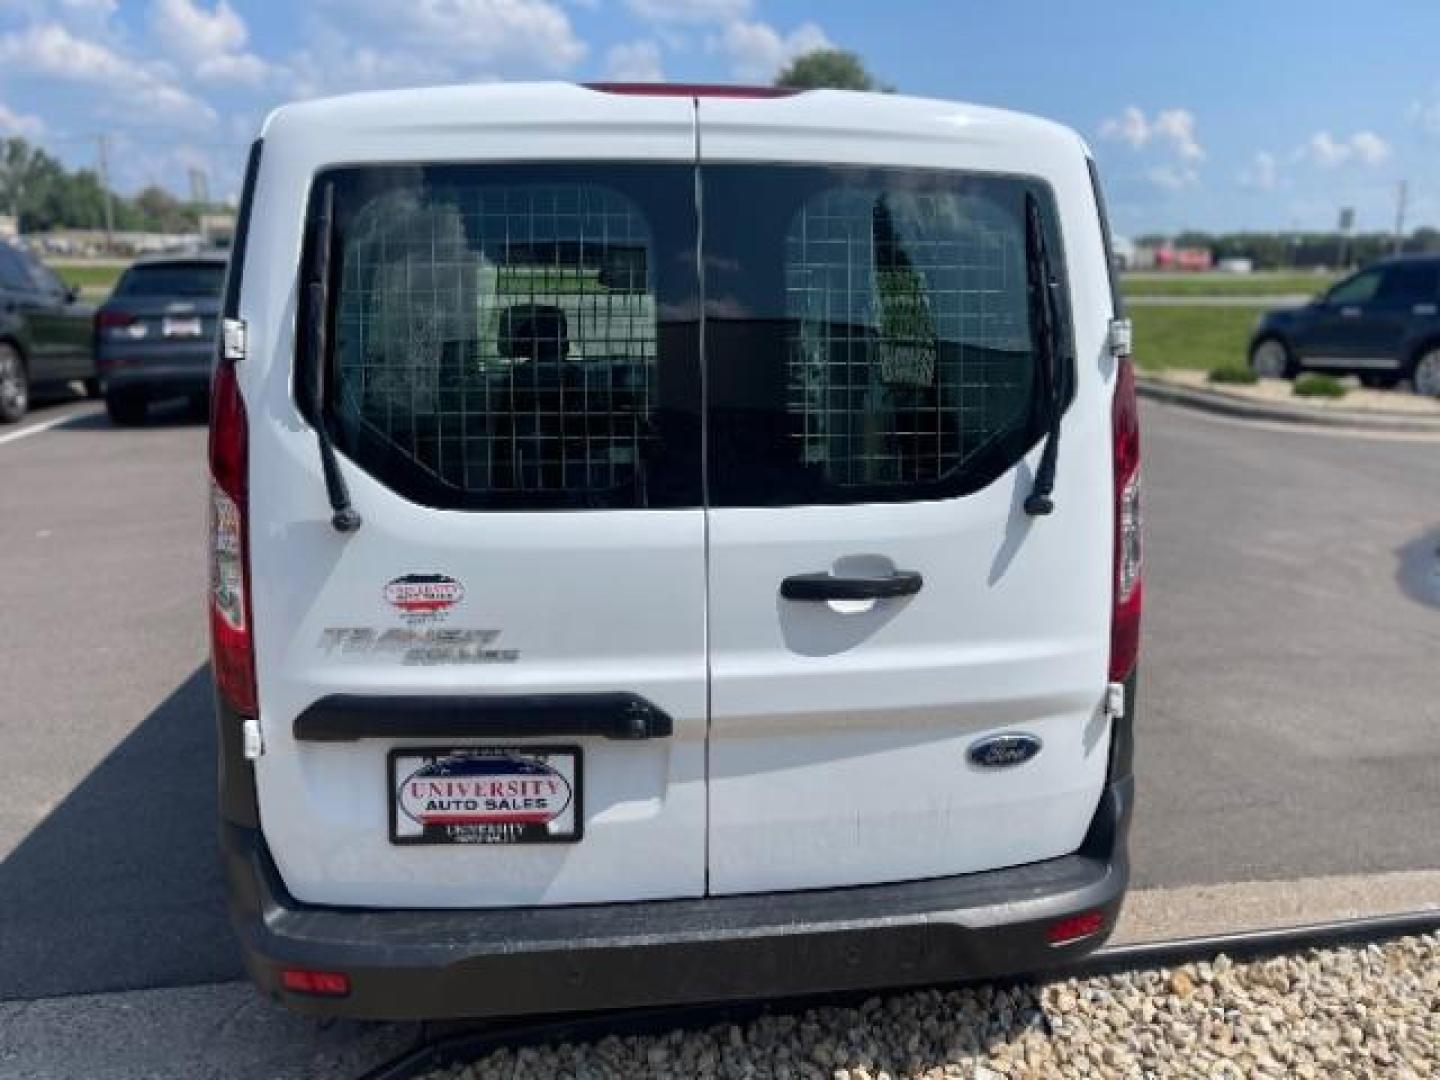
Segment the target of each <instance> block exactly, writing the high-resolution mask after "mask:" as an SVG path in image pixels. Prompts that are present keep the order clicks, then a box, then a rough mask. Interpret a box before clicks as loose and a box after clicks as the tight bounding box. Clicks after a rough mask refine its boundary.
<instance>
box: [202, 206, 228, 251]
mask: <svg viewBox="0 0 1440 1080" xmlns="http://www.w3.org/2000/svg"><path fill="white" fill-rule="evenodd" d="M200 235H201V236H202V237H204V238H205V244H206V246H208V247H229V246H230V240H231V238H232V237H234V235H235V215H234V214H201V215H200Z"/></svg>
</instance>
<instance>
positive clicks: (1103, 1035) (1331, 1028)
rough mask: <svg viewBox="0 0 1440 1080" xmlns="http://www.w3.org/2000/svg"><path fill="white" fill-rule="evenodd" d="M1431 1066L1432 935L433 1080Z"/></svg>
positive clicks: (624, 1043) (901, 1006)
mask: <svg viewBox="0 0 1440 1080" xmlns="http://www.w3.org/2000/svg"><path fill="white" fill-rule="evenodd" d="M692 1076H694V1077H717V1078H720V1077H723V1078H732V1077H733V1078H749V1077H754V1078H761V1077H765V1078H769V1077H775V1078H793V1080H887V1078H888V1080H901V1078H923V1080H951V1078H964V1080H1015V1078H1019V1077H1205V1078H1207V1080H1222V1078H1224V1080H1229V1078H1236V1080H1239V1078H1249V1077H1298V1078H1301V1080H1309V1078H1321V1077H1323V1078H1326V1080H1329V1078H1332V1077H1377V1076H1379V1077H1395V1078H1399V1080H1404V1078H1415V1077H1427V1078H1428V1077H1440V935H1437V934H1429V935H1424V936H1418V937H1409V938H1402V939H1398V940H1395V941H1390V942H1387V943H1384V944H1374V945H1365V946H1353V947H1342V948H1334V949H1317V950H1311V951H1309V952H1307V953H1304V954H1299V955H1294V956H1282V957H1275V958H1272V959H1266V960H1257V961H1254V962H1249V963H1232V962H1231V961H1230V960H1229V959H1228V958H1226V957H1225V956H1220V957H1217V958H1216V959H1215V960H1214V961H1209V962H1203V963H1195V964H1187V965H1185V966H1183V967H1179V968H1174V969H1167V968H1156V969H1150V970H1144V971H1135V972H1126V973H1123V974H1119V975H1108V976H1098V977H1093V978H1084V979H1064V980H1057V981H1054V982H1048V983H1038V984H1034V985H1020V986H1012V987H997V986H976V987H968V988H963V989H957V990H948V991H938V990H927V991H922V992H917V993H906V994H897V995H895V996H892V997H886V998H880V997H875V998H871V999H870V1000H868V1001H866V1002H865V1003H864V1004H863V1005H861V1006H859V1007H858V1008H833V1007H827V1008H819V1009H812V1010H810V1011H807V1012H804V1013H801V1014H796V1015H788V1016H782V1015H771V1016H765V1017H762V1018H760V1019H757V1020H754V1021H752V1022H749V1023H747V1024H745V1025H743V1026H736V1025H722V1026H719V1027H712V1028H709V1029H705V1030H697V1031H672V1032H669V1033H667V1034H664V1035H656V1036H646V1037H626V1038H617V1037H610V1038H606V1039H602V1040H600V1041H599V1042H594V1043H584V1044H576V1045H570V1044H563V1045H559V1046H553V1047H551V1046H538V1047H525V1048H521V1049H517V1050H500V1051H497V1052H496V1053H493V1054H491V1055H490V1056H488V1057H485V1058H483V1059H481V1060H479V1061H476V1062H474V1063H472V1064H469V1065H466V1066H455V1067H452V1068H448V1069H443V1070H440V1071H438V1072H433V1073H431V1074H429V1076H428V1077H426V1078H425V1080H480V1078H485V1080H489V1078H492V1077H503V1078H506V1080H528V1078H535V1080H539V1078H541V1077H547V1078H548V1077H577V1078H579V1077H597V1078H598V1077H656V1078H660V1077H665V1078H679V1077H692Z"/></svg>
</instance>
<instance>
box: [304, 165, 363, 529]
mask: <svg viewBox="0 0 1440 1080" xmlns="http://www.w3.org/2000/svg"><path fill="white" fill-rule="evenodd" d="M334 223H335V185H334V184H333V183H327V184H326V185H325V186H324V188H322V189H321V192H320V205H319V206H318V208H317V210H316V214H315V217H314V219H313V221H312V228H313V230H314V232H313V233H312V235H311V241H310V248H309V258H308V259H307V260H306V265H305V277H304V287H305V316H306V318H305V337H304V345H305V356H306V359H307V361H308V363H307V364H306V365H304V366H302V367H301V373H302V374H303V375H304V376H305V390H304V392H305V394H306V404H307V405H308V406H309V411H310V423H311V425H312V426H313V427H314V428H315V441H316V443H317V444H318V445H319V448H320V470H321V472H323V473H324V474H325V494H326V495H327V496H328V497H329V499H330V510H331V515H330V524H331V525H333V526H334V527H335V531H336V532H342V533H348V532H354V531H355V530H356V529H358V528H359V527H360V515H359V514H358V513H356V512H355V509H354V507H352V506H351V505H350V489H349V488H348V487H346V485H345V477H344V475H343V474H342V473H341V472H340V464H339V462H338V461H336V459H335V447H334V446H332V445H331V444H330V433H329V431H327V430H326V428H325V357H326V352H327V346H328V338H329V317H330V249H331V247H332V246H333V245H334V240H335V224H334Z"/></svg>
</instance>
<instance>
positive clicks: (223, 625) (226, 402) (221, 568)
mask: <svg viewBox="0 0 1440 1080" xmlns="http://www.w3.org/2000/svg"><path fill="white" fill-rule="evenodd" d="M248 442H249V436H248V431H247V427H246V421H245V403H244V402H243V401H242V400H241V398H240V387H239V385H238V384H237V382H236V380H235V365H234V363H233V362H230V361H221V362H220V364H219V365H218V366H217V367H216V369H215V377H214V380H213V382H212V384H211V387H210V661H211V667H212V669H213V671H214V673H215V685H216V686H217V687H218V688H219V690H220V696H221V697H223V698H224V699H225V701H226V702H227V703H228V704H229V705H230V707H231V708H233V709H235V710H236V711H237V712H239V713H242V714H244V715H246V716H254V715H255V648H254V636H253V627H252V626H251V621H250V544H249V534H248V530H247V528H246V514H247V512H248V510H249V491H248V487H247V484H246V479H245V470H246V455H247V453H248Z"/></svg>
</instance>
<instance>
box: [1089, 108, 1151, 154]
mask: <svg viewBox="0 0 1440 1080" xmlns="http://www.w3.org/2000/svg"><path fill="white" fill-rule="evenodd" d="M1100 137H1101V138H1102V139H1118V140H1120V141H1121V142H1127V143H1129V144H1130V145H1131V146H1133V147H1134V148H1135V149H1136V150H1139V149H1140V148H1141V147H1142V146H1144V145H1145V144H1146V143H1147V142H1149V141H1150V122H1149V121H1148V120H1146V119H1145V114H1144V113H1143V112H1141V111H1140V109H1139V108H1138V107H1137V106H1134V105H1127V106H1125V108H1124V110H1123V111H1122V112H1121V113H1120V115H1119V116H1118V117H1114V116H1112V117H1110V118H1108V119H1107V120H1105V121H1104V122H1103V123H1101V125H1100Z"/></svg>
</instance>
